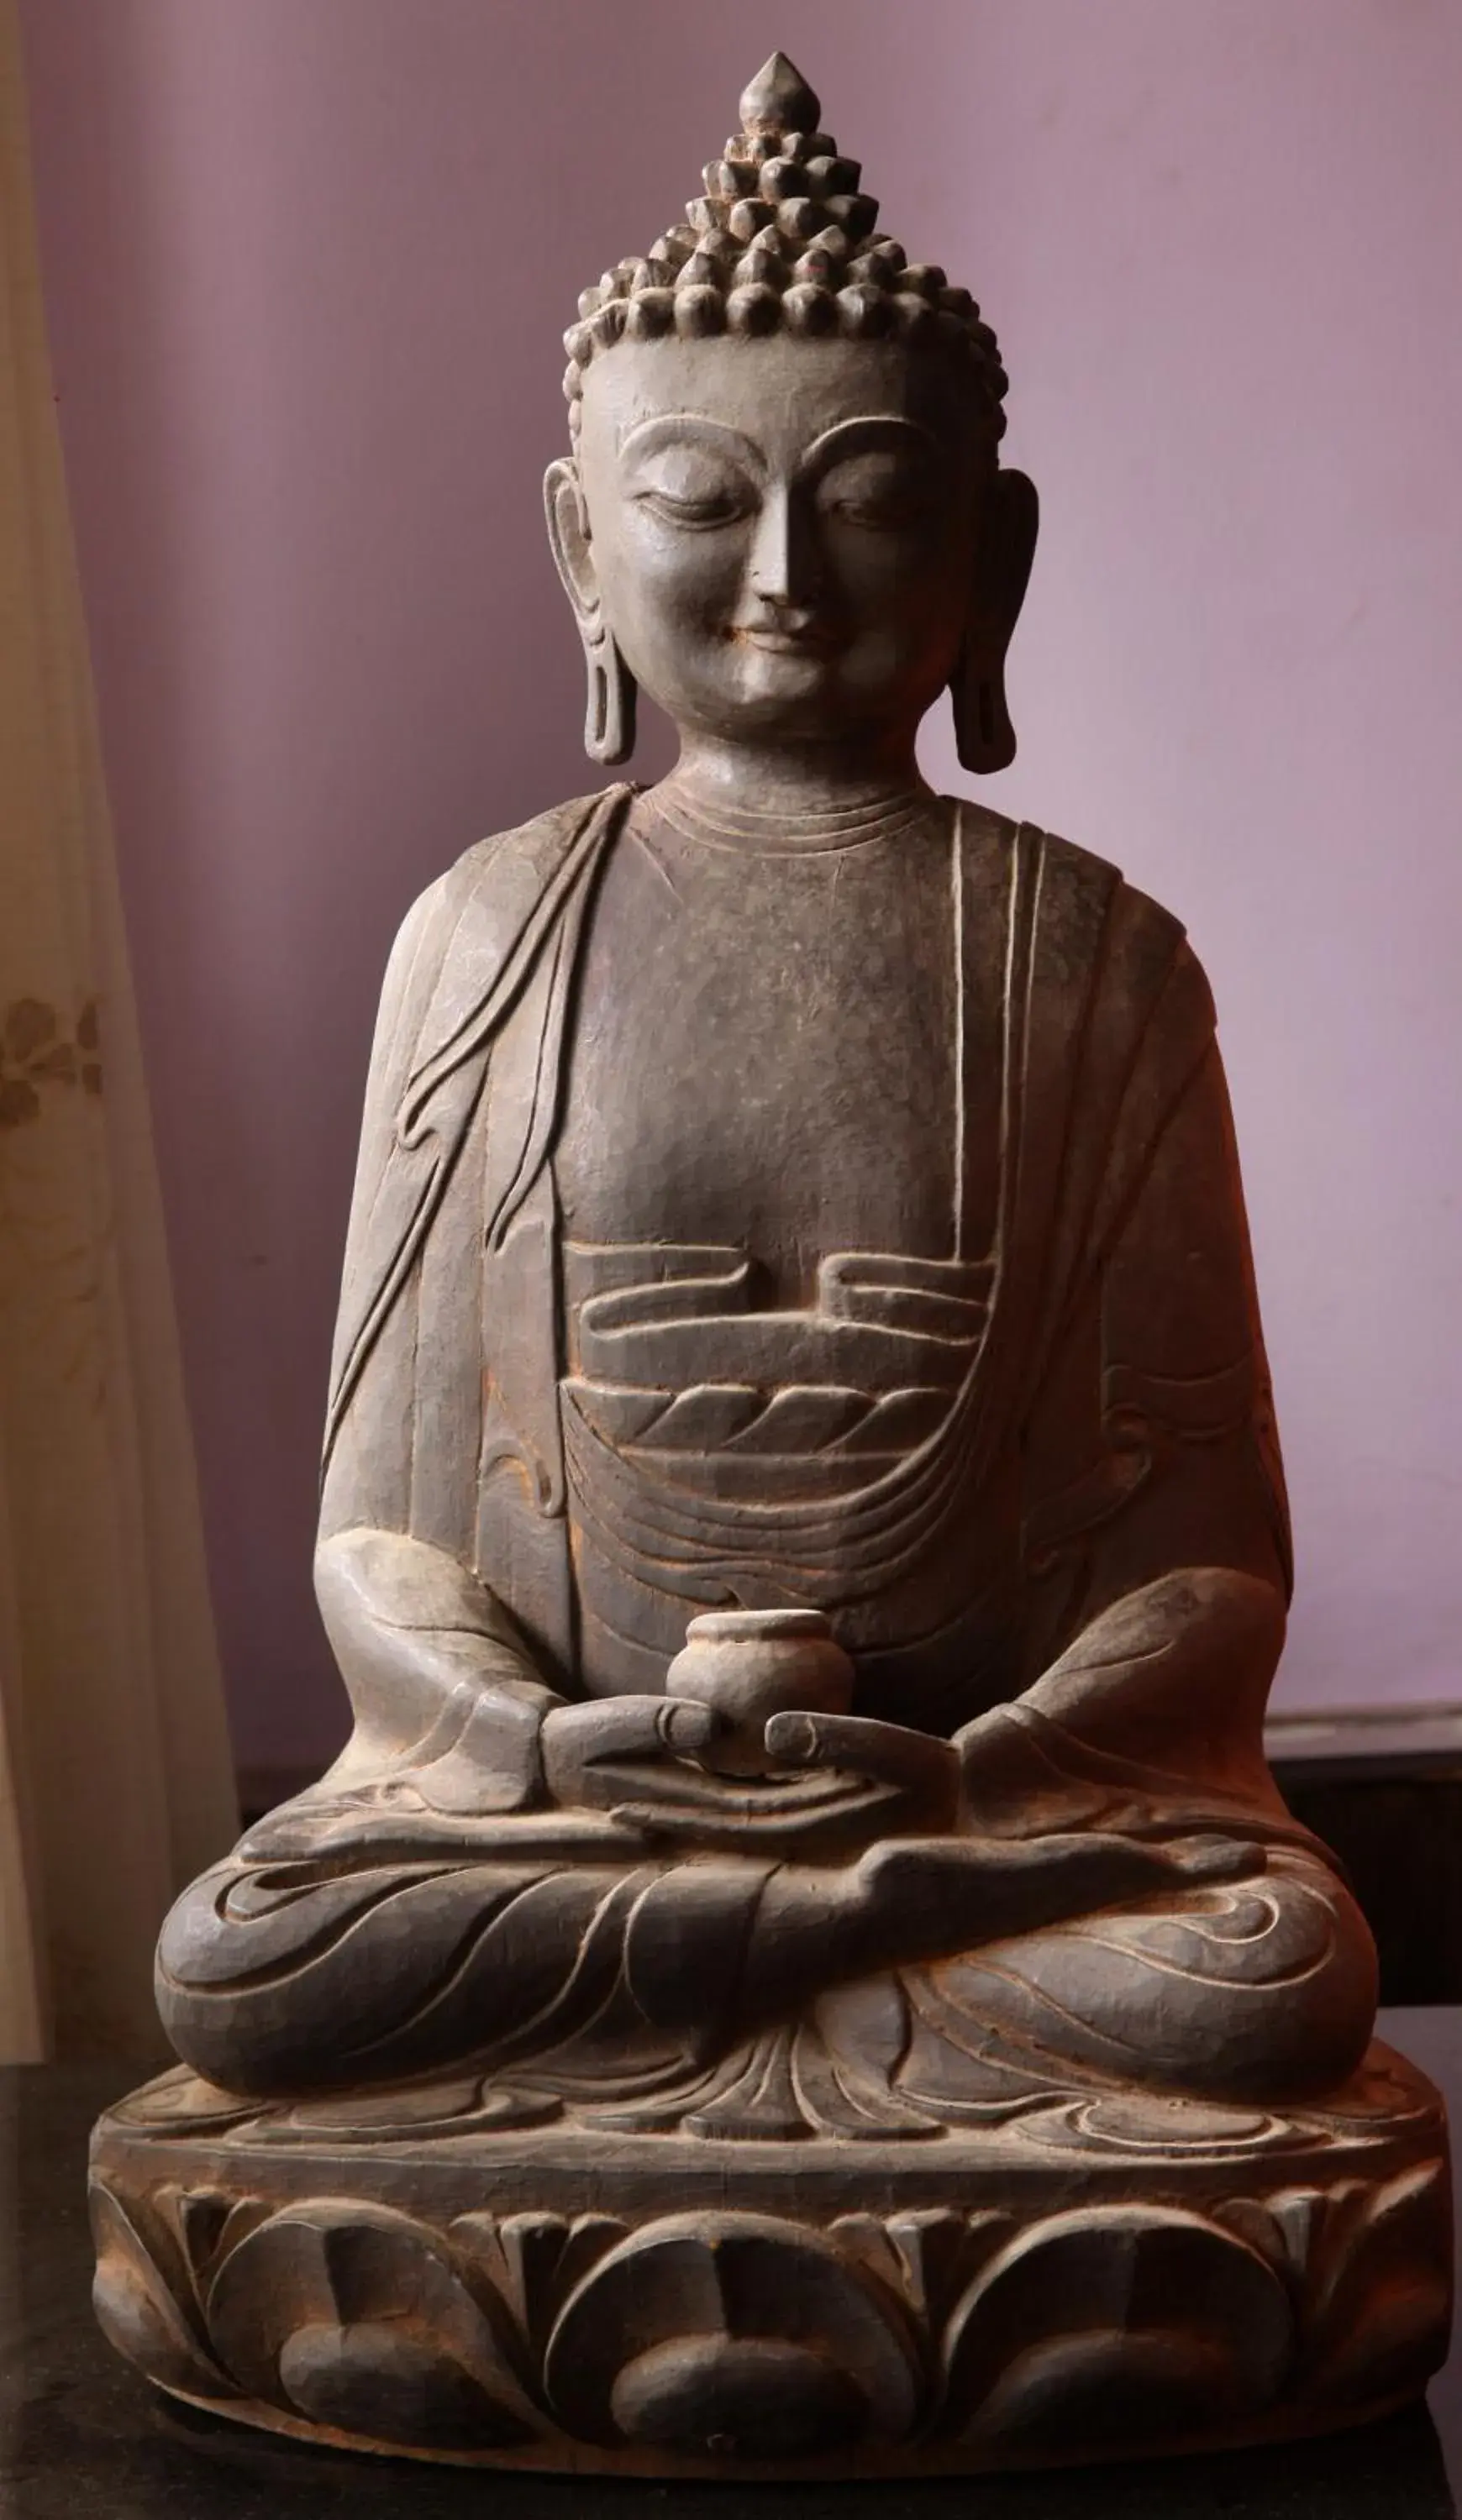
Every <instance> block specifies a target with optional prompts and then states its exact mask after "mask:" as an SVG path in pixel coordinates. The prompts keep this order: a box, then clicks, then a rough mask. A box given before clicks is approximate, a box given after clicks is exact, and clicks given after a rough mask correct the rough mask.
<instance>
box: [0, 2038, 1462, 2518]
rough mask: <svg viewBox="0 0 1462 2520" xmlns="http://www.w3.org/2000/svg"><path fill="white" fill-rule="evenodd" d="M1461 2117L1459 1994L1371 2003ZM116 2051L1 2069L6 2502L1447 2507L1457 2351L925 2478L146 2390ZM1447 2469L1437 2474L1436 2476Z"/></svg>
mask: <svg viewBox="0 0 1462 2520" xmlns="http://www.w3.org/2000/svg"><path fill="white" fill-rule="evenodd" d="M1381 2027H1382V2031H1383V2033H1384V2035H1385V2036H1386V2037H1387V2038H1389V2039H1391V2040H1392V2041H1393V2043H1394V2045H1395V2046H1396V2047H1398V2048H1404V2049H1405V2050H1406V2052H1407V2053H1408V2054H1409V2055H1411V2056H1414V2057H1415V2059H1416V2061H1417V2063H1418V2064H1419V2065H1421V2066H1423V2067H1424V2068H1425V2069H1426V2071H1427V2072H1428V2073H1430V2074H1432V2075H1434V2076H1435V2077H1436V2079H1437V2081H1438V2082H1439V2084H1440V2085H1441V2087H1442V2089H1443V2091H1445V2092H1446V2093H1447V2095H1448V2098H1449V2099H1450V2100H1451V2102H1452V2104H1453V2115H1454V2122H1455V2123H1457V2124H1459V2125H1462V2008H1454V2007H1452V2006H1446V2007H1436V2008H1432V2009H1426V2010H1423V2009H1417V2010H1409V2011H1394V2012H1391V2013H1383V2014H1382V2017H1381ZM124 2080H125V2077H124V2076H120V2077H119V2076H118V2073H117V2070H116V2068H115V2066H111V2067H101V2068H98V2067H85V2068H82V2067H69V2068H52V2067H40V2066H36V2067H20V2068H13V2069H12V2070H10V2071H9V2072H7V2073H3V2074H0V2514H3V2520H345V2515H347V2514H348V2515H349V2520H357V2515H359V2520H378V2515H380V2520H385V2515H387V2514H389V2515H391V2520H465V2515H467V2514H469V2513H471V2514H475V2515H478V2516H479V2520H483V2515H489V2514H490V2515H491V2520H740V2515H741V2514H742V2513H743V2512H744V2511H745V2512H748V2513H754V2520H954V2515H955V2514H956V2513H958V2514H960V2515H961V2520H1077V2515H1080V2520H1107V2516H1108V2515H1114V2514H1117V2513H1120V2514H1121V2515H1122V2520H1217V2516H1218V2515H1219V2514H1222V2515H1223V2520H1455V2514H1456V2513H1457V2511H1458V2509H1459V2502H1458V2501H1454V2499H1453V2487H1454V2486H1455V2487H1456V2488H1457V2489H1458V2491H1459V2494H1462V2354H1457V2355H1454V2356H1453V2359H1452V2363H1451V2364H1450V2365H1449V2366H1448V2368H1447V2370H1446V2371H1445V2372H1444V2373H1443V2374H1442V2376H1441V2377H1440V2379H1439V2380H1438V2381H1437V2382H1435V2383H1434V2386H1433V2389H1432V2393H1431V2400H1430V2406H1429V2407H1428V2408H1424V2407H1420V2406H1418V2407H1416V2408H1412V2409H1410V2410H1408V2411H1407V2412H1406V2413H1404V2414H1401V2415H1394V2416H1392V2417H1391V2418H1390V2419H1389V2420H1388V2421H1387V2422H1385V2423H1381V2424H1372V2425H1370V2426H1368V2427H1366V2428H1365V2429H1364V2430H1362V2431H1359V2432H1352V2433H1343V2434H1340V2435H1337V2436H1336V2437H1334V2438H1333V2439H1331V2440H1329V2441H1324V2442H1312V2443H1305V2444H1302V2445H1300V2446H1298V2447H1296V2448H1293V2449H1289V2450H1283V2451H1263V2452H1245V2453H1234V2454H1232V2455H1230V2456H1228V2457H1223V2458H1208V2459H1197V2460H1186V2459H1154V2460H1152V2461H1150V2462H1149V2463H1148V2464H1146V2465H1144V2466H1125V2467H1100V2468H1083V2469H1080V2470H1071V2471H1068V2472H1066V2473H1064V2474H1062V2475H1059V2476H1053V2475H1045V2476H1027V2477H1022V2478H1017V2479H1007V2478H1001V2477H993V2478H989V2479H984V2478H978V2479H976V2478H969V2479H963V2480H960V2481H957V2482H941V2483H932V2484H929V2485H916V2484H892V2485H870V2486H859V2485H839V2486H787V2487H777V2486H770V2487H769V2486H756V2487H750V2486H741V2487H738V2486H736V2485H734V2484H731V2485H705V2486H685V2485H670V2486H658V2485H639V2484H627V2483H621V2482H612V2483H611V2482H605V2481H603V2480H597V2479H590V2478H565V2479H563V2480H562V2481H560V2480H551V2479H544V2478H538V2477H531V2478H530V2477H514V2476H512V2475H507V2474H501V2473H492V2472H487V2471H482V2470H478V2471H476V2472H472V2471H455V2472H454V2471H452V2470H450V2469H443V2468H432V2467H421V2466H417V2465H414V2464H412V2463H411V2462H409V2461H402V2460H397V2459H373V2458H354V2457H345V2456H343V2455H341V2454H339V2453H334V2452H329V2451H311V2450H307V2449H301V2448H296V2447H295V2446H294V2445H293V2444H287V2443H284V2442H280V2441H276V2440H274V2439H272V2438H271V2437H270V2436H269V2435H267V2434H263V2433H249V2432H245V2431H242V2430H241V2429H239V2428H238V2427H237V2426H235V2425H232V2424H228V2423H223V2422H219V2421H216V2420H215V2419H213V2418H211V2417H209V2416H206V2415H202V2414H193V2413H191V2412H190V2411H189V2410H188V2409H186V2408H178V2407H174V2406H172V2405H170V2403H169V2402H168V2401H167V2400H165V2399H163V2398H161V2397H159V2396H158V2395H156V2394H155V2392H154V2391H153V2390H151V2389H150V2388H149V2387H148V2386H147V2384H146V2382H145V2381H143V2380H141V2379H139V2378H138V2377H137V2375H136V2374H135V2372H133V2371H131V2370H129V2369H128V2368H127V2366H126V2365H125V2364H124V2363H121V2362H119V2361H118V2360H117V2358H116V2356H115V2355H114V2354H113V2353H112V2352H111V2350H110V2348H109V2347H108V2346H107V2345H105V2344H104V2343H103V2341H102V2337H101V2335H100V2333H99V2332H98V2330H97V2328H96V2327H95V2326H94V2324H93V2321H92V2318H91V2312H90V2308H89V2303H88V2291H89V2287H90V2282H91V2250H90V2243H89V2239H88V2234H87V2228H86V2208H85V2192H84V2191H85V2175H84V2160H85V2150H86V2138H87V2133H88V2130H89V2128H90V2125H91V2122H92V2119H93V2118H94V2117H95V2116H96V2115H97V2113H98V2111H99V2110H100V2109H101V2108H102V2107H103V2106H104V2105H105V2104H106V2103H107V2102H108V2101H109V2100H111V2099H114V2098H115V2097H116V2095H117V2091H118V2087H119V2083H120V2082H121V2081H124ZM1449 2477H1450V2479H1451V2480H1452V2482H1451V2483H1450V2484H1449V2482H1448V2478H1449Z"/></svg>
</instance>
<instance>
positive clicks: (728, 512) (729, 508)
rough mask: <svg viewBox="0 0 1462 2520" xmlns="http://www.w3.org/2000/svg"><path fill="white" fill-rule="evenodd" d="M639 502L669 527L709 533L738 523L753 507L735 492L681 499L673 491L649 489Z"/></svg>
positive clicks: (638, 496) (688, 531)
mask: <svg viewBox="0 0 1462 2520" xmlns="http://www.w3.org/2000/svg"><path fill="white" fill-rule="evenodd" d="M635 503H636V505H637V506H638V507H642V508H648V509H649V511H650V513H651V515H652V516H654V517H661V518H662V520H663V521H664V523H666V524H667V525H676V526H679V527H680V528H681V529H682V530H683V531H684V532H687V533H707V532H711V531H713V530H714V528H715V527H716V526H717V525H731V524H735V523H736V521H737V519H738V518H739V517H744V516H745V515H746V514H747V512H748V508H749V505H750V502H749V501H748V500H746V499H744V498H741V497H738V495H737V493H736V492H735V491H734V490H716V491H711V492H708V493H707V494H706V496H704V497H702V498H699V499H695V498H677V497H676V495H675V493H674V492H673V491H672V490H665V489H654V490H649V489H647V490H641V491H639V492H638V493H637V494H636V502H635Z"/></svg>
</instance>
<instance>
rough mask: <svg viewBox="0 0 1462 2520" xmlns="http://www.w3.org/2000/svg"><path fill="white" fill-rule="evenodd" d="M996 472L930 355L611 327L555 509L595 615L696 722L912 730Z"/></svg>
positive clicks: (761, 732)
mask: <svg viewBox="0 0 1462 2520" xmlns="http://www.w3.org/2000/svg"><path fill="white" fill-rule="evenodd" d="M998 477H999V476H997V475H995V473H994V470H993V467H992V465H991V463H990V459H989V456H988V453H987V451H986V449H985V447H984V445H983V444H982V440H981V438H980V436H979V434H978V433H977V431H976V429H975V428H974V427H973V426H972V415H971V410H970V402H969V392H968V387H967V386H966V385H965V383H964V382H963V380H962V379H961V378H960V376H959V374H958V372H957V371H956V370H955V369H954V367H953V366H952V364H951V363H949V362H946V361H945V360H943V359H941V358H939V357H932V356H929V355H923V356H921V355H918V354H917V353H916V354H911V353H910V352H909V351H908V350H907V349H905V348H903V347H901V346H900V345H899V344H898V343H897V342H889V341H882V340H871V341H870V340H843V339H838V338H830V339H813V340H808V339H805V338H797V337H790V336H787V335H772V336H770V337H764V338H761V339H755V340H749V339H746V338H736V337H727V336H720V337H711V338H708V339H700V340H683V339H678V338H668V339H662V340H654V341H621V342H619V343H618V344H617V345H616V346H615V347H614V349H613V350H612V351H610V352H609V353H608V355H606V356H604V357H601V358H598V359H596V360H595V361H594V362H593V363H592V365H591V367H590V368H589V370H588V373H587V375H586V377H585V380H584V396H583V409H582V428H581V435H580V442H579V456H578V462H577V464H576V466H575V465H571V464H567V463H566V464H559V465H555V466H554V467H553V469H552V471H551V472H550V474H549V479H548V494H549V517H550V526H551V530H552V533H553V538H554V544H555V553H556V557H557V559H558V562H559V566H560V569H561V572H562V574H563V577H564V581H565V584H566V586H567V588H568V590H569V593H570V596H571V600H572V601H573V603H574V606H575V608H576V610H577V611H578V614H579V618H580V622H581V624H584V623H590V624H599V623H602V625H603V626H604V627H607V628H608V630H609V631H610V632H611V633H612V635H613V637H614V639H615V641H616V644H617V647H618V649H619V652H620V654H621V656H622V657H623V659H624V662H625V663H626V664H627V666H628V667H629V669H630V671H631V672H632V673H633V675H634V677H635V680H636V681H637V683H639V685H640V686H641V687H642V688H643V689H644V690H645V691H646V692H647V693H648V694H649V696H650V697H651V698H652V699H654V700H655V701H657V702H658V704H659V705H660V706H661V707H662V709H663V710H664V711H665V712H666V714H667V715H668V716H669V717H670V718H671V719H672V720H673V721H674V723H675V725H676V726H677V727H678V728H679V730H680V732H681V734H682V735H683V736H685V735H700V736H709V737H714V738H720V739H726V738H730V739H731V740H733V741H735V740H737V739H738V738H740V739H742V740H745V741H747V742H754V743H757V744H767V743H770V744H772V745H776V744H779V743H786V744H789V745H799V746H800V745H805V744H808V743H826V742H847V741H848V740H849V738H850V737H852V738H855V739H856V740H857V741H858V742H860V743H864V744H866V743H868V742H873V743H877V742H878V741H879V739H880V738H882V737H885V736H889V737H891V738H893V739H894V740H909V741H911V739H912V733H913V730H914V729H915V728H916V727H917V725H918V722H919V720H920V718H921V717H922V716H923V715H924V713H925V711H926V710H927V709H928V708H929V706H930V705H931V703H932V701H933V700H934V699H935V698H936V697H937V694H938V693H939V692H940V691H941V690H942V688H943V686H944V685H945V684H946V683H947V682H948V680H949V678H950V675H951V673H952V671H953V670H954V667H955V662H956V658H957V657H958V655H959V653H960V650H961V644H962V641H964V640H965V638H966V635H967V631H968V627H969V622H970V617H971V608H972V593H973V592H974V590H976V589H977V587H978V585H979V579H980V570H979V555H980V547H981V541H982V523H983V520H984V517H985V512H986V509H987V507H988V505H989V504H990V501H991V498H992V495H993V486H994V484H995V482H996V480H997V479H998ZM1001 644H1002V645H1003V641H1002V643H1001Z"/></svg>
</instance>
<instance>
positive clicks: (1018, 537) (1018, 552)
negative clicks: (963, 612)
mask: <svg viewBox="0 0 1462 2520" xmlns="http://www.w3.org/2000/svg"><path fill="white" fill-rule="evenodd" d="M1039 521H1040V507H1039V502H1038V500H1037V498H1036V495H1035V484H1034V482H1033V481H1029V480H1028V479H1027V476H1026V474H1025V473H1024V472H997V473H996V474H995V476H994V479H993V481H992V482H991V484H990V486H989V489H988V491H987V493H986V497H985V509H984V514H983V517H982V519H981V528H980V543H979V549H978V552H977V557H976V565H975V576H974V580H973V583H972V585H971V589H970V609H969V613H968V615H967V618H966V624H965V636H964V640H963V643H962V645H961V647H960V652H959V658H958V662H957V663H956V665H955V669H954V672H953V674H952V676H951V677H950V684H949V691H950V697H951V698H952V700H953V702H954V741H955V744H956V746H957V748H958V751H959V757H960V760H961V762H962V763H963V764H964V767H965V768H966V770H971V771H974V772H975V773H976V775H977V776H978V777H983V776H987V775H988V774H989V773H990V772H991V771H994V770H1005V769H1008V768H1009V766H1010V764H1011V762H1012V761H1014V759H1015V755H1016V734H1015V728H1014V727H1013V726H1012V724H1011V720H1010V709H1009V706H1008V705H1007V702H1006V697H1005V652H1006V650H1007V648H1008V647H1009V645H1010V640H1011V634H1012V632H1013V631H1014V629H1015V625H1016V622H1017V620H1018V619H1019V617H1020V610H1021V606H1022V604H1023V602H1024V601H1025V595H1026V588H1027V584H1028V580H1029V576H1030V562H1031V561H1032V559H1033V558H1034V555H1035V536H1036V529H1037V526H1038V524H1039Z"/></svg>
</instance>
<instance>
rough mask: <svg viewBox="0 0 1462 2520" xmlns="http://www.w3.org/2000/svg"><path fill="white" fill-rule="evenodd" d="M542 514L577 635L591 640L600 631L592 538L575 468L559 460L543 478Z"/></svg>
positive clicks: (565, 458) (567, 459) (563, 458)
mask: <svg viewBox="0 0 1462 2520" xmlns="http://www.w3.org/2000/svg"><path fill="white" fill-rule="evenodd" d="M543 511H544V516H545V517H546V520H547V524H548V544H549V549H550V550H551V552H552V553H553V558H554V566H555V567H556V568H557V570H558V572H559V575H560V577H561V578H562V579H563V581H564V592H565V594H566V595H567V596H568V598H569V601H570V603H571V605H572V607H573V610H574V615H575V618H576V619H577V622H578V626H579V629H580V631H585V632H587V633H588V635H589V636H590V637H591V638H592V637H595V636H597V634H598V632H599V631H600V629H601V627H602V621H601V613H600V603H599V578H598V574H597V572H596V570H595V567H594V550H593V537H592V535H591V534H590V531H589V511H588V507H587V505H586V504H585V500H584V491H583V483H582V481H581V480H580V479H579V472H578V466H577V465H576V464H575V463H574V461H573V459H572V457H571V456H568V455H565V456H561V457H560V458H559V461H558V462H557V463H556V464H550V466H549V468H548V471H547V472H545V473H544V475H543Z"/></svg>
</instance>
